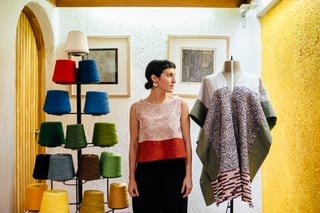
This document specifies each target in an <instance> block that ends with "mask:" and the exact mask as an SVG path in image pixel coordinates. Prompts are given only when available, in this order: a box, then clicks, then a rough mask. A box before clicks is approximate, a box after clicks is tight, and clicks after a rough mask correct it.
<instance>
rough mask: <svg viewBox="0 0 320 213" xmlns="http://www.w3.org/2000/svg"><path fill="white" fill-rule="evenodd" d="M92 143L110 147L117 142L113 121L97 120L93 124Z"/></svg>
mask: <svg viewBox="0 0 320 213" xmlns="http://www.w3.org/2000/svg"><path fill="white" fill-rule="evenodd" d="M92 143H93V145H95V146H101V147H110V146H114V145H115V144H117V143H118V136H117V131H116V125H115V124H114V123H107V122H97V123H95V124H94V128H93V137H92Z"/></svg>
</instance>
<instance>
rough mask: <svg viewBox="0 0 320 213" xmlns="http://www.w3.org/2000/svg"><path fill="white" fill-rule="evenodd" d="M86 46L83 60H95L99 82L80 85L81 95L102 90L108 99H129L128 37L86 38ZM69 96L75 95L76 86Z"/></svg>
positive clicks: (73, 86)
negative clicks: (87, 48) (86, 51)
mask: <svg viewBox="0 0 320 213" xmlns="http://www.w3.org/2000/svg"><path fill="white" fill-rule="evenodd" d="M88 46H89V54H88V55H87V56H84V58H85V59H86V58H87V59H89V60H96V62H97V66H98V70H99V73H100V77H101V82H99V83H97V84H83V85H81V95H85V94H86V92H87V91H101V90H104V91H106V92H107V93H108V96H109V97H130V37H129V36H88ZM78 60H79V59H78ZM71 94H72V95H75V94H76V85H72V86H71Z"/></svg>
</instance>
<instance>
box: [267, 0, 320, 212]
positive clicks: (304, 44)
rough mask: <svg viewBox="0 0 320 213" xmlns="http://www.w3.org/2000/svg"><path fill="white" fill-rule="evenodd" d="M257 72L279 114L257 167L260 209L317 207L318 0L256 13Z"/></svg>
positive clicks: (288, 2) (292, 0) (287, 1)
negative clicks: (258, 31)
mask: <svg viewBox="0 0 320 213" xmlns="http://www.w3.org/2000/svg"><path fill="white" fill-rule="evenodd" d="M261 35H262V38H261V39H262V77H263V81H264V83H265V85H266V87H267V90H268V93H269V95H270V98H271V100H272V103H273V105H274V108H275V111H276V113H277V116H278V123H277V125H276V127H275V129H273V130H272V136H273V144H272V147H271V150H270V153H269V155H268V157H267V159H266V161H265V162H264V164H263V169H262V191H263V195H262V200H263V213H279V212H286V213H287V212H288V213H319V212H320V68H319V67H320V1H319V0H282V1H280V2H279V3H278V4H277V5H276V6H275V7H274V8H273V9H272V10H270V11H269V12H268V13H267V14H266V15H265V16H264V17H263V18H262V19H261Z"/></svg>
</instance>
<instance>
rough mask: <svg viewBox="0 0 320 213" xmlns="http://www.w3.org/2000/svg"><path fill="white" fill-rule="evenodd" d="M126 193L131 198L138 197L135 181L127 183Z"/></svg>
mask: <svg viewBox="0 0 320 213" xmlns="http://www.w3.org/2000/svg"><path fill="white" fill-rule="evenodd" d="M128 192H129V194H130V196H131V197H139V191H138V187H137V182H136V181H135V180H132V181H129V185H128Z"/></svg>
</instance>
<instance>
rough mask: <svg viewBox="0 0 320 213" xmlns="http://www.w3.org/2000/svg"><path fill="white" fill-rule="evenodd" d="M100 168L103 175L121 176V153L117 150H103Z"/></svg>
mask: <svg viewBox="0 0 320 213" xmlns="http://www.w3.org/2000/svg"><path fill="white" fill-rule="evenodd" d="M100 170H101V176H102V177H105V178H116V177H121V173H122V166H121V155H120V154H118V153H115V152H102V153H101V155H100Z"/></svg>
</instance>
